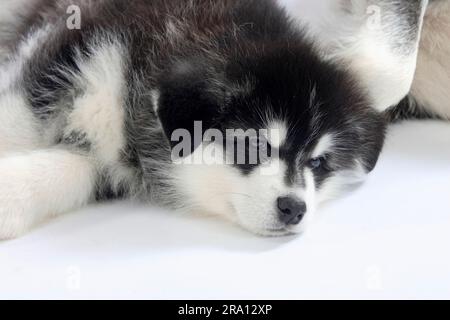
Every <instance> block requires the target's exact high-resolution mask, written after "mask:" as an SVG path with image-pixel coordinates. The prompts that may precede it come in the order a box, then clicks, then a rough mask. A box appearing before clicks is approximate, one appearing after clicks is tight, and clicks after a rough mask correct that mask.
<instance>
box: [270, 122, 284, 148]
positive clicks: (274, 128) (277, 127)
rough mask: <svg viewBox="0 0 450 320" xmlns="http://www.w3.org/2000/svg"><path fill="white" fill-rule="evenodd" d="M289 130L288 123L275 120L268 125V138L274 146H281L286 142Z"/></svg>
mask: <svg viewBox="0 0 450 320" xmlns="http://www.w3.org/2000/svg"><path fill="white" fill-rule="evenodd" d="M287 132H288V129H287V126H286V123H284V122H283V121H280V120H274V121H272V122H271V123H270V124H269V126H268V130H267V137H266V139H267V141H268V142H269V144H270V145H271V146H272V147H274V148H280V147H281V146H282V145H283V144H284V143H285V142H286V138H287Z"/></svg>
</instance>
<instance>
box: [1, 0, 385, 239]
mask: <svg viewBox="0 0 450 320" xmlns="http://www.w3.org/2000/svg"><path fill="white" fill-rule="evenodd" d="M28 8H31V9H28ZM15 10H19V13H20V14H18V15H11V16H10V17H9V19H10V21H11V19H12V17H13V16H14V17H16V19H17V20H14V19H13V20H12V22H11V23H10V24H9V25H8V26H6V28H4V29H3V30H4V31H5V32H4V34H5V35H6V34H7V36H5V37H4V38H3V42H2V52H3V58H2V61H3V63H2V66H1V69H0V70H1V71H0V77H1V78H0V181H1V184H0V238H2V239H8V238H13V237H16V236H19V235H21V234H23V233H25V232H26V231H28V230H29V229H30V228H32V227H33V226H35V225H36V224H38V223H40V222H43V221H45V220H47V219H48V218H50V217H53V216H57V215H60V214H63V213H65V212H68V211H72V210H76V209H78V208H81V207H82V206H85V205H87V204H88V203H90V202H93V201H96V200H97V201H98V200H104V199H111V198H119V197H120V198H131V199H135V200H136V201H144V202H149V203H152V204H154V205H159V206H163V207H167V208H172V209H175V210H180V211H184V212H206V213H212V214H216V215H220V216H223V217H225V218H227V219H230V220H232V221H235V222H236V223H238V224H239V225H241V226H243V227H244V228H246V229H248V230H250V231H252V232H254V233H257V234H261V235H270V236H273V235H285V234H291V233H297V232H301V231H302V230H303V229H304V227H305V226H306V225H307V222H308V221H309V220H310V219H311V217H312V216H313V215H314V212H315V210H316V208H317V207H318V205H320V204H321V203H323V202H324V201H326V200H327V199H329V198H332V197H335V196H337V195H339V194H340V193H341V192H343V191H345V190H346V189H347V188H348V187H349V186H353V185H356V184H358V183H360V182H361V181H362V180H363V178H364V177H365V176H366V175H367V174H368V173H369V172H370V171H372V170H373V169H374V167H375V165H376V162H377V159H378V156H379V154H380V151H381V149H382V145H383V139H384V132H385V121H384V119H383V117H382V116H381V114H380V113H379V112H377V111H376V108H377V106H378V104H379V101H377V100H376V99H374V98H373V97H374V95H372V94H371V93H370V92H369V91H368V90H366V89H365V88H364V86H361V85H360V84H359V79H358V77H356V76H355V75H354V74H352V73H351V72H349V71H347V70H346V69H345V68H342V66H341V64H340V63H339V59H336V63H334V62H333V61H332V60H333V59H331V58H330V57H325V55H324V54H322V52H321V46H320V45H318V44H316V43H314V42H313V41H311V39H310V37H309V36H307V35H305V33H304V32H303V31H302V29H301V28H299V26H298V24H297V23H295V22H293V21H292V20H291V19H290V18H289V17H288V15H287V14H286V12H285V11H284V10H283V9H282V8H281V6H280V5H279V4H278V3H276V2H275V1H272V0H214V1H211V0H189V1H181V0H152V1H146V0H135V1H126V0H115V1H112V0H99V1H87V0H71V1H66V0H59V1H57V0H34V1H32V2H31V3H29V4H28V6H27V7H24V8H20V7H15Z"/></svg>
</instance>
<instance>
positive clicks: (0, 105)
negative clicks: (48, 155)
mask: <svg viewBox="0 0 450 320" xmlns="http://www.w3.org/2000/svg"><path fill="white" fill-rule="evenodd" d="M0 120H1V125H0V156H2V155H4V153H5V152H6V151H8V152H14V151H19V150H27V149H28V150H29V149H32V148H37V147H39V146H40V145H41V144H42V141H40V140H39V139H38V138H37V137H38V130H37V125H36V123H35V119H34V117H33V115H32V114H31V112H30V111H29V109H28V106H27V104H26V102H25V99H24V98H23V97H22V96H21V95H19V94H18V93H14V92H4V93H3V94H1V93H0Z"/></svg>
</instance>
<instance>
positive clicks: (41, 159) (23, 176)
mask: <svg viewBox="0 0 450 320" xmlns="http://www.w3.org/2000/svg"><path fill="white" fill-rule="evenodd" d="M95 178H96V170H95V165H94V163H93V161H91V159H89V158H88V157H87V156H84V155H82V154H76V153H72V152H70V151H66V150H58V149H51V150H40V151H31V152H28V153H22V154H16V155H10V156H7V157H4V158H0V181H1V183H0V239H9V238H14V237H17V236H19V235H21V234H23V233H24V232H26V231H27V230H29V229H30V228H32V227H33V226H34V225H35V224H37V223H39V222H41V221H44V220H45V219H47V218H49V217H53V216H57V215H59V214H62V213H65V212H67V211H70V210H73V209H77V208H80V207H81V206H83V205H85V204H87V203H88V201H89V200H90V199H91V197H92V195H93V193H94V189H95V181H96V179H95Z"/></svg>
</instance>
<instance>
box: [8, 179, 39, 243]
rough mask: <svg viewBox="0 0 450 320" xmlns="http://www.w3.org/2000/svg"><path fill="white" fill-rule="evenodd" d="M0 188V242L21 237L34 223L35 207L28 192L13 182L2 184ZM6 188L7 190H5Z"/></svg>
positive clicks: (25, 188) (24, 187)
mask: <svg viewBox="0 0 450 320" xmlns="http://www.w3.org/2000/svg"><path fill="white" fill-rule="evenodd" d="M2 183H3V184H2V185H1V186H0V240H8V239H13V238H17V237H19V236H21V235H22V234H24V233H25V232H26V231H28V230H29V229H30V228H31V226H32V224H33V223H34V221H35V218H36V217H35V214H34V213H35V210H34V207H35V205H34V204H33V201H32V197H31V196H30V195H31V192H30V190H27V189H28V188H27V187H26V186H24V185H22V188H17V187H18V186H20V185H21V184H20V183H15V181H8V182H2ZM6 187H8V188H6Z"/></svg>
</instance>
